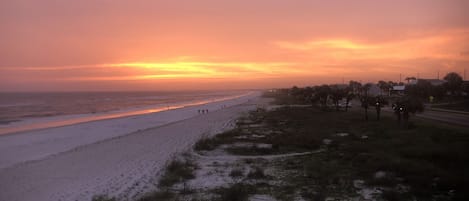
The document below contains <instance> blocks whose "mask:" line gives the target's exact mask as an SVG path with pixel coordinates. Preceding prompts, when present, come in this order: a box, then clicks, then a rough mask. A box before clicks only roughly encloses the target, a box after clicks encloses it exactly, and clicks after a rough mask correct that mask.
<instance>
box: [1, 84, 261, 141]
mask: <svg viewBox="0 0 469 201" xmlns="http://www.w3.org/2000/svg"><path fill="white" fill-rule="evenodd" d="M253 93H256V92H255V91H249V92H245V93H242V94H238V95H231V96H226V97H221V98H220V97H219V98H210V99H204V100H197V101H185V102H174V103H170V104H157V105H148V106H141V107H136V108H126V109H121V110H113V111H107V112H101V113H87V114H70V115H59V116H52V117H39V118H26V119H24V120H18V121H13V122H11V123H8V124H3V125H0V138H1V137H2V136H3V135H13V134H20V133H23V132H28V131H35V130H41V129H49V128H56V127H62V126H68V125H75V124H80V123H87V122H93V121H101V120H108V119H116V118H125V117H131V116H137V115H145V114H152V113H158V112H164V111H168V110H175V109H180V108H186V107H193V106H199V105H205V104H210V103H216V102H221V101H226V100H232V99H237V98H241V97H243V96H249V95H252V94H253Z"/></svg>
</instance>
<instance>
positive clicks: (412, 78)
mask: <svg viewBox="0 0 469 201" xmlns="http://www.w3.org/2000/svg"><path fill="white" fill-rule="evenodd" d="M416 79H417V78H415V77H406V78H405V80H406V81H407V83H409V82H410V81H411V80H416Z"/></svg>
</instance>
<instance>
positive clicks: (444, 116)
mask: <svg viewBox="0 0 469 201" xmlns="http://www.w3.org/2000/svg"><path fill="white" fill-rule="evenodd" d="M416 116H417V117H420V118H425V119H432V120H437V121H441V122H445V123H450V124H456V125H460V126H466V127H469V115H467V114H459V113H452V112H445V111H433V110H427V111H425V112H423V113H420V114H417V115H416Z"/></svg>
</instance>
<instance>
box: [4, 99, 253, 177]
mask: <svg viewBox="0 0 469 201" xmlns="http://www.w3.org/2000/svg"><path fill="white" fill-rule="evenodd" d="M258 96H259V93H258V92H255V93H251V94H249V95H247V96H242V97H238V98H234V99H229V100H224V101H218V102H211V103H207V104H202V105H195V106H189V107H181V108H178V109H173V110H164V111H161V112H156V113H147V114H141V115H133V116H126V117H120V118H113V119H103V120H96V121H89V122H83V123H77V124H72V125H66V126H59V127H53V128H46V129H38V130H32V131H26V132H18V133H12V134H6V135H0V170H1V169H3V168H6V167H10V166H13V165H15V164H18V163H22V162H26V161H34V160H39V159H41V158H45V157H47V156H50V155H54V154H58V153H61V152H65V151H67V150H71V149H74V148H76V147H80V146H83V145H87V144H93V143H96V142H99V141H103V140H107V139H112V138H115V137H118V136H124V135H127V134H130V133H134V132H136V131H141V130H145V129H149V128H155V127H159V126H162V125H166V124H169V123H173V122H178V121H181V120H185V119H190V118H193V117H196V116H199V115H202V114H198V113H197V110H198V109H200V108H208V109H209V110H210V111H211V112H213V111H217V110H221V106H222V105H226V106H228V107H229V106H234V105H239V104H242V103H244V102H246V101H248V100H249V99H252V98H254V97H258Z"/></svg>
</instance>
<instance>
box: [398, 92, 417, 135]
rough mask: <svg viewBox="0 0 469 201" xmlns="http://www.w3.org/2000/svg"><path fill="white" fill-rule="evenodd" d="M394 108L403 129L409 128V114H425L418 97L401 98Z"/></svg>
mask: <svg viewBox="0 0 469 201" xmlns="http://www.w3.org/2000/svg"><path fill="white" fill-rule="evenodd" d="M394 106H395V107H394V112H395V114H396V116H398V121H399V123H400V124H401V127H403V128H409V117H410V115H409V114H415V113H417V112H423V110H424V106H423V102H422V101H421V100H420V99H419V98H417V97H410V96H404V97H401V98H400V99H399V100H397V101H396V103H395V104H394ZM401 119H402V121H401Z"/></svg>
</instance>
